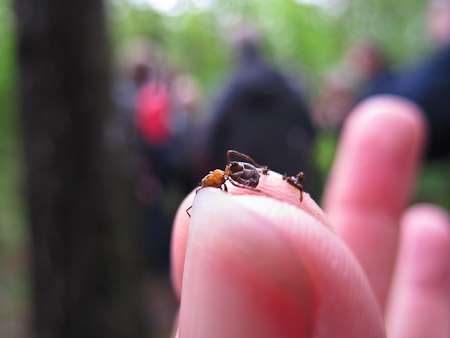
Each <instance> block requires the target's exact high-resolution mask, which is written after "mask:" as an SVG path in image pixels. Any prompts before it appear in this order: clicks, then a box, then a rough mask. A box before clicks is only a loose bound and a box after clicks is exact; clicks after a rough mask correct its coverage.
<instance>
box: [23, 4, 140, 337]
mask: <svg viewBox="0 0 450 338" xmlns="http://www.w3.org/2000/svg"><path fill="white" fill-rule="evenodd" d="M103 6H104V4H103V2H102V1H101V0H71V1H60V0H16V13H17V25H18V55H19V92H20V96H19V98H20V104H21V114H22V115H21V117H22V130H23V144H24V151H25V172H26V197H27V202H28V211H29V218H30V224H31V230H32V231H31V234H32V249H31V253H32V274H33V294H34V309H33V329H34V331H35V336H36V337H38V338H41V337H42V338H44V337H45V338H53V337H61V338H63V337H64V338H71V337H83V338H89V337H96V338H102V337H108V338H113V337H141V336H142V333H143V331H142V329H141V328H142V325H140V324H141V321H140V319H141V317H140V312H141V311H140V310H141V308H140V303H139V298H140V297H139V289H140V288H139V287H138V283H139V278H138V277H139V274H138V271H139V269H138V267H139V264H138V253H137V247H138V246H137V235H136V233H137V231H136V226H135V223H134V218H133V217H132V215H133V213H132V212H131V211H132V208H130V205H131V203H130V201H131V199H130V198H129V197H130V196H131V193H130V190H129V189H128V186H127V184H126V181H125V180H124V179H123V177H122V176H121V174H122V173H121V171H120V170H119V169H118V167H117V163H118V162H119V161H117V159H115V157H116V156H119V154H117V153H116V150H117V149H114V147H112V143H111V142H108V141H107V138H106V137H105V135H106V134H107V133H105V128H106V127H105V126H106V125H107V123H106V122H107V119H108V116H109V115H110V114H111V112H112V107H111V104H110V97H109V94H110V90H109V80H110V78H109V61H108V48H107V47H108V46H107V34H106V24H105V15H104V7H103Z"/></svg>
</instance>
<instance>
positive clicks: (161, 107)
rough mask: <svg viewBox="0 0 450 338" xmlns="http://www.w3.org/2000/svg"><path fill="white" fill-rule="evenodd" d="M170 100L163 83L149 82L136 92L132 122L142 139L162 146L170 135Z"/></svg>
mask: <svg viewBox="0 0 450 338" xmlns="http://www.w3.org/2000/svg"><path fill="white" fill-rule="evenodd" d="M170 112H171V100H170V93H169V88H168V86H167V85H166V84H165V83H155V82H150V83H148V84H146V85H145V86H143V87H142V88H141V89H140V90H139V91H138V92H137V94H136V107H135V116H134V123H135V126H136V129H137V131H138V132H139V134H140V135H141V137H142V140H143V141H144V142H146V143H148V144H149V145H151V146H156V147H163V146H165V145H167V143H169V141H170V139H171V137H172V129H171V116H170V115H171V114H170Z"/></svg>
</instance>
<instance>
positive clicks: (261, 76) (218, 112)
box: [208, 35, 315, 186]
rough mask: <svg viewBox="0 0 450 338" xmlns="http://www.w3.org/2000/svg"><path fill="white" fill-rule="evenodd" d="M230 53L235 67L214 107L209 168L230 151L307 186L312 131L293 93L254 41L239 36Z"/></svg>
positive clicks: (301, 103)
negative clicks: (302, 178)
mask: <svg viewBox="0 0 450 338" xmlns="http://www.w3.org/2000/svg"><path fill="white" fill-rule="evenodd" d="M236 51H237V59H238V60H237V61H238V65H237V68H236V70H235V74H234V75H233V78H232V80H231V83H230V84H229V85H228V87H227V88H226V90H225V92H224V93H223V94H222V97H221V98H220V100H219V101H218V102H217V103H216V106H215V115H214V121H213V126H212V129H211V130H212V131H211V135H210V136H211V137H210V140H209V142H208V143H209V144H210V146H211V154H212V159H213V162H214V165H215V166H216V167H218V168H223V167H224V166H225V164H226V152H227V150H228V149H235V150H237V151H240V152H242V153H245V154H247V155H249V156H251V157H252V158H253V159H254V160H255V161H256V162H258V163H260V164H263V165H268V166H269V168H270V169H272V170H275V171H278V172H280V173H287V174H288V175H296V174H297V173H298V172H299V171H304V172H305V173H306V175H307V180H308V174H310V173H311V170H310V169H311V163H310V162H309V155H310V154H309V152H310V147H311V142H312V140H313V138H314V134H315V130H314V127H313V124H312V122H311V117H310V112H309V109H308V107H307V105H306V102H305V100H304V98H303V96H302V94H301V92H300V90H299V88H297V87H296V86H295V85H294V84H293V83H292V82H290V81H289V80H288V79H287V78H286V77H285V76H283V75H282V74H281V73H280V72H278V71H277V70H275V69H273V68H272V67H270V66H269V65H268V64H267V63H266V62H264V60H263V59H262V57H261V54H260V49H259V43H258V38H256V37H255V36H249V35H244V36H241V37H240V39H239V40H238V42H237V43H236ZM306 185H307V186H308V183H306Z"/></svg>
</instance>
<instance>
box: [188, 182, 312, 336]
mask: <svg viewBox="0 0 450 338" xmlns="http://www.w3.org/2000/svg"><path fill="white" fill-rule="evenodd" d="M217 206H220V207H217ZM212 211H213V212H212ZM268 223H270V222H268V221H267V220H265V219H264V218H262V217H261V216H258V215H257V214H256V213H254V212H253V211H252V210H249V209H247V208H245V207H242V205H241V204H240V203H238V202H236V200H235V198H234V197H232V196H230V195H225V194H223V193H221V192H220V191H217V189H204V191H201V192H199V194H198V196H197V199H196V202H195V210H193V213H192V218H191V224H190V230H189V240H188V245H187V249H186V260H185V268H184V276H183V292H182V297H181V309H180V329H179V330H180V331H179V332H180V335H182V336H185V337H260V336H267V337H306V336H309V331H310V327H308V324H310V323H311V322H312V320H310V319H309V317H310V316H311V314H312V309H311V299H310V295H311V294H312V292H311V290H310V285H309V281H308V279H307V278H306V277H305V276H306V273H304V271H303V269H302V264H301V263H300V262H298V261H297V260H296V258H295V254H294V252H293V251H292V248H291V247H290V245H288V244H287V243H286V241H285V240H284V239H283V237H282V236H280V235H279V234H278V232H277V231H276V228H275V227H274V226H273V225H272V224H268Z"/></svg>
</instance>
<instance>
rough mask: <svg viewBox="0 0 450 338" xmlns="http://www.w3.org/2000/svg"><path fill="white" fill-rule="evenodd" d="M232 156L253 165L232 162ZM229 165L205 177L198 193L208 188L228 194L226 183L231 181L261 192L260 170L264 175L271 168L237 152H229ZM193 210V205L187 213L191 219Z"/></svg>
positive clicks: (237, 185)
mask: <svg viewBox="0 0 450 338" xmlns="http://www.w3.org/2000/svg"><path fill="white" fill-rule="evenodd" d="M232 155H234V156H239V157H241V158H243V159H245V160H247V161H249V162H251V163H248V162H237V161H231V156H232ZM227 163H228V164H227V165H226V166H225V170H220V169H216V170H214V171H210V172H209V174H208V175H206V176H205V177H203V179H202V181H201V182H200V184H199V186H198V188H197V190H196V192H198V191H199V190H200V189H202V188H206V187H212V188H218V189H220V190H223V191H225V192H228V189H227V186H226V184H225V182H226V181H229V182H230V183H231V184H233V185H234V186H236V187H238V188H244V189H250V190H253V191H260V190H259V189H256V187H257V186H258V183H259V176H260V175H259V171H258V170H261V172H262V174H263V175H268V174H269V168H268V167H267V166H261V165H259V164H257V163H256V162H255V161H254V160H253V159H252V158H251V157H250V156H248V155H245V154H242V153H240V152H238V151H236V150H228V152H227ZM191 208H192V205H191V206H190V207H189V208H187V209H186V213H187V214H188V215H189V217H190V216H191V215H190V214H189V210H190V209H191Z"/></svg>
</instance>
